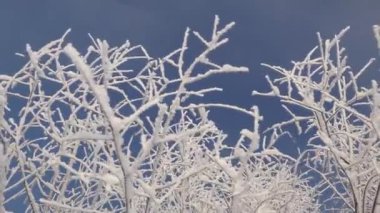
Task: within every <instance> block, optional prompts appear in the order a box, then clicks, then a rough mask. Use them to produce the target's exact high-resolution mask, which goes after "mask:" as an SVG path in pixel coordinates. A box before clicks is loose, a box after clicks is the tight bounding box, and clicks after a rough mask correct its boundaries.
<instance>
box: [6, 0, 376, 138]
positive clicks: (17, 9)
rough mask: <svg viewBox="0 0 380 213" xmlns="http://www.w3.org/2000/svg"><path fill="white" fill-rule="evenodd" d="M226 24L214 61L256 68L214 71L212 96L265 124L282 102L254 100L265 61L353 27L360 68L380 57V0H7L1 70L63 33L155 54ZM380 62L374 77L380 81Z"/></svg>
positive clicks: (221, 114)
mask: <svg viewBox="0 0 380 213" xmlns="http://www.w3.org/2000/svg"><path fill="white" fill-rule="evenodd" d="M215 14H218V15H219V16H220V17H221V20H222V22H223V23H227V22H229V21H236V23H237V25H236V27H235V28H234V29H233V31H232V32H231V33H230V34H229V37H230V39H231V40H230V43H229V44H228V45H227V46H224V47H223V48H221V49H220V50H219V53H218V54H216V55H215V57H214V59H215V60H217V61H220V62H228V63H231V64H236V65H244V66H247V67H249V68H250V69H251V72H250V74H245V75H228V76H220V77H213V78H211V79H210V80H208V81H206V82H205V84H212V85H219V86H221V87H223V88H224V89H225V92H223V93H222V94H218V95H214V96H212V97H209V100H210V101H220V102H224V103H234V104H236V105H239V106H243V107H246V108H248V107H250V106H251V105H253V104H256V105H259V106H260V107H261V111H262V113H263V114H264V116H265V120H266V121H265V122H266V123H265V124H268V123H271V122H272V121H274V120H277V119H279V118H281V117H282V116H280V115H279V112H280V111H279V109H280V107H279V103H278V102H276V101H273V99H268V98H252V97H251V96H250V94H251V91H252V90H253V89H259V90H260V89H265V88H266V84H265V81H264V75H265V74H267V70H266V69H264V68H262V67H260V65H259V64H260V63H262V62H265V63H270V64H275V65H281V66H285V67H289V66H290V61H291V60H298V59H301V58H302V57H304V55H305V54H306V53H307V52H308V51H309V50H310V49H312V48H313V47H314V46H315V45H316V44H317V37H316V32H317V31H319V32H321V34H322V35H323V36H324V37H325V38H327V37H331V36H333V35H334V34H335V33H338V32H339V31H340V30H341V29H343V28H344V27H346V26H348V25H349V26H351V30H350V31H349V33H348V35H347V36H346V37H345V39H344V44H345V45H346V47H347V48H348V53H349V55H350V57H349V59H350V64H351V65H352V66H353V68H354V69H355V68H356V69H358V68H359V67H360V66H362V65H363V64H365V63H366V61H367V60H368V59H369V58H370V57H379V56H378V50H377V49H376V44H375V40H374V38H373V35H372V25H374V24H380V1H379V0H360V1H358V0H286V1H285V0H186V1H185V0H150V1H145V0H134V1H128V0H1V1H0V26H1V33H0V70H1V71H0V72H1V73H3V74H4V73H8V74H12V73H14V72H16V71H17V70H18V69H19V68H21V66H22V65H23V64H24V63H25V59H22V58H20V57H17V56H15V55H14V53H15V52H21V53H23V52H25V44H26V43H30V44H31V46H32V48H33V49H37V48H39V47H41V46H42V45H43V44H45V43H47V42H49V41H51V40H53V39H56V38H58V37H60V36H61V35H62V34H63V33H64V32H65V31H66V30H67V29H68V28H72V32H71V33H70V36H69V37H68V40H69V41H70V42H73V43H74V44H75V45H76V46H78V47H79V48H82V49H83V48H85V47H87V46H88V45H89V43H90V40H89V38H88V36H87V33H91V34H92V35H93V36H95V37H100V38H102V39H106V40H108V41H109V43H111V44H112V45H118V44H121V43H122V42H124V41H125V40H126V39H129V40H131V41H132V43H134V44H136V43H140V44H143V45H144V46H145V47H146V48H147V49H148V51H149V52H150V53H151V54H152V55H153V56H163V55H164V54H167V53H169V52H170V51H172V50H173V49H175V48H177V47H179V45H180V44H181V39H182V35H183V32H184V30H185V28H186V27H187V26H190V27H191V28H192V29H195V30H197V31H200V32H201V33H204V34H208V33H210V31H211V26H212V22H213V19H214V15H215ZM378 65H379V63H377V64H376V65H375V66H372V71H371V72H368V74H367V77H366V78H367V79H364V81H363V82H364V83H368V79H370V78H377V79H379V77H380V76H379V75H380V73H379V71H378V70H379V69H378ZM212 115H213V118H214V119H216V120H217V122H218V124H220V126H221V127H222V128H224V129H226V131H227V132H230V131H231V132H232V133H233V134H234V135H236V134H237V132H238V131H239V129H240V128H247V127H249V126H250V123H249V122H250V121H249V120H248V118H246V117H244V116H243V115H240V114H238V113H226V111H225V110H224V111H216V112H215V113H214V114H212Z"/></svg>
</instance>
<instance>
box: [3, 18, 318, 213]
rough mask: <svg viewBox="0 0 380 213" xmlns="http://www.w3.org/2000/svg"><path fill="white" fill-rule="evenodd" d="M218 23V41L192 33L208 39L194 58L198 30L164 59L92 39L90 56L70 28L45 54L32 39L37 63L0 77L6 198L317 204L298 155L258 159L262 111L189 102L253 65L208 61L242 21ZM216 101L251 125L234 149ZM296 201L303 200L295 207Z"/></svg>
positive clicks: (105, 206) (196, 205) (63, 205)
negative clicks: (217, 79)
mask: <svg viewBox="0 0 380 213" xmlns="http://www.w3.org/2000/svg"><path fill="white" fill-rule="evenodd" d="M219 22H220V21H219V18H218V17H216V19H215V23H214V28H213V30H212V36H211V38H210V39H206V38H204V37H203V36H201V34H200V33H198V32H194V33H193V34H194V35H195V37H196V38H198V39H199V41H200V42H201V43H202V44H203V45H204V50H203V51H202V52H201V53H200V54H199V55H198V56H196V57H194V58H189V57H188V56H187V51H188V50H189V49H190V48H191V45H190V44H189V37H190V36H192V35H193V34H191V31H190V30H189V29H187V30H186V32H185V35H184V40H183V43H182V45H181V47H180V48H179V49H177V50H175V51H173V52H172V53H169V54H168V55H167V56H164V57H162V58H157V59H155V58H152V57H151V56H150V55H149V54H148V51H147V50H145V49H144V48H143V47H142V46H141V45H135V46H134V45H132V44H131V43H130V42H129V41H127V42H126V43H125V44H122V45H121V46H118V47H111V46H110V45H109V44H108V43H107V42H106V41H101V40H99V39H94V38H92V37H91V39H92V41H93V44H92V45H91V46H90V47H89V48H88V50H87V52H86V53H84V54H82V53H80V52H79V51H78V50H77V49H76V48H75V47H74V46H73V45H72V44H65V42H64V37H65V35H66V34H65V35H64V36H63V37H62V38H61V39H58V40H56V41H53V42H50V43H49V44H47V45H46V46H44V47H42V48H41V49H40V50H33V48H32V47H31V45H27V48H26V52H27V54H25V55H27V56H28V57H29V59H30V61H29V62H28V63H27V64H26V65H25V66H24V67H23V68H22V69H21V70H20V71H19V72H17V73H16V74H15V75H14V76H12V77H7V76H2V75H1V76H0V80H1V81H2V83H1V85H2V87H1V88H0V89H2V90H0V107H1V108H0V115H1V117H2V116H4V119H2V120H1V129H0V131H1V136H2V137H3V138H4V141H5V142H6V146H7V147H6V148H7V161H4V160H1V159H3V158H1V159H0V167H1V168H0V169H3V168H4V166H5V170H6V172H1V174H6V177H5V176H0V177H2V178H0V186H2V187H0V190H2V191H0V192H2V193H1V195H3V194H5V195H6V196H5V199H4V201H3V200H1V199H0V204H2V203H5V206H6V205H7V204H8V203H10V202H12V201H14V200H15V199H19V198H22V199H25V200H26V203H27V209H26V211H33V212H53V211H58V212H129V213H133V212H196V211H198V212H231V211H232V212H251V208H257V209H260V208H261V209H262V208H263V206H267V205H273V208H274V209H276V210H279V209H290V211H292V212H303V210H301V209H309V210H316V208H315V207H316V206H318V205H315V203H313V202H312V198H313V196H314V194H313V193H314V192H313V190H312V188H309V187H307V185H306V184H305V182H304V180H302V179H300V178H299V177H297V176H295V175H293V174H292V172H291V169H290V167H291V166H292V165H294V161H291V163H289V162H288V160H289V159H288V158H286V157H283V156H281V155H280V153H274V152H270V151H271V150H269V151H267V152H266V154H257V155H256V154H254V153H255V152H254V151H255V150H257V148H258V146H259V144H260V136H259V121H260V120H261V119H262V118H261V116H260V115H259V113H258V109H257V108H252V109H251V110H246V109H242V108H240V107H237V106H233V105H227V104H223V103H207V102H203V103H197V104H195V103H193V102H192V101H193V97H203V96H206V95H207V94H208V93H210V92H218V91H221V89H220V88H214V87H211V88H209V87H206V88H201V89H198V90H190V89H189V88H190V87H189V86H190V85H191V84H193V83H196V82H198V81H201V80H203V79H205V78H208V77H210V76H212V75H215V74H224V73H236V72H247V71H248V69H247V68H245V67H240V66H233V65H230V64H227V63H226V64H216V63H215V62H213V61H212V59H211V58H210V57H211V56H210V54H211V53H212V52H213V51H215V50H216V49H218V48H219V47H220V46H222V45H224V44H225V43H227V42H228V39H227V38H225V34H226V33H227V32H228V31H229V30H230V29H231V28H232V27H233V25H234V23H231V24H227V25H226V26H220V23H219ZM186 60H188V63H185V61H186ZM199 67H201V68H202V69H201V70H200V71H198V70H197V69H198V68H199ZM6 105H8V106H11V108H12V111H7V110H6ZM213 107H222V108H225V109H226V110H234V111H237V112H242V113H244V114H245V115H248V116H250V117H252V119H253V120H254V126H253V129H252V130H251V129H244V130H243V131H242V137H241V138H240V140H239V142H238V145H236V147H228V146H227V145H226V144H225V139H226V135H225V134H223V132H222V131H221V130H219V129H218V128H217V127H216V126H215V124H214V123H213V122H212V121H210V120H209V118H208V111H209V110H210V108H213ZM1 142H3V141H1ZM2 148H4V147H3V146H2ZM235 149H236V151H234V150H235ZM239 150H240V151H239ZM277 155H278V156H277ZM269 159H272V160H269ZM284 159H286V160H284ZM238 162H239V163H238ZM237 163H238V164H237ZM5 170H1V171H5ZM260 174H262V175H260ZM4 177H5V178H6V180H4ZM281 181H285V182H284V183H283V182H281ZM273 184H275V186H277V185H278V187H273V186H272V185H273ZM3 192H4V193H3ZM279 192H281V193H279ZM258 193H261V194H259V195H257V194H258ZM290 196H293V197H299V199H298V200H299V201H300V202H301V201H302V204H301V203H299V205H298V204H297V205H298V206H295V205H294V204H293V203H290V202H289V200H290ZM0 198H1V197H0ZM237 206H242V211H241V210H240V209H239V208H237ZM260 206H261V207H260ZM0 207H2V205H0ZM284 211H285V210H284Z"/></svg>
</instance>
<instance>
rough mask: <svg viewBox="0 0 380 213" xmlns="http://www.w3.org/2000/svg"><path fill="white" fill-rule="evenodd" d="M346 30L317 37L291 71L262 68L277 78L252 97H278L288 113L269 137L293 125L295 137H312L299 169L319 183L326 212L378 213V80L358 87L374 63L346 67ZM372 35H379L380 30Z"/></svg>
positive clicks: (272, 128)
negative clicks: (376, 210) (332, 35)
mask: <svg viewBox="0 0 380 213" xmlns="http://www.w3.org/2000/svg"><path fill="white" fill-rule="evenodd" d="M348 29H349V28H346V29H344V30H342V31H341V32H340V33H339V34H338V35H336V36H335V37H334V38H333V39H331V40H330V39H327V40H323V39H322V38H321V37H320V35H318V36H319V45H318V46H317V47H316V48H314V49H313V50H312V51H311V52H310V53H309V54H308V55H307V56H306V57H305V59H303V60H302V61H299V62H293V67H292V68H291V69H286V68H282V67H279V66H271V65H267V64H264V66H266V67H269V68H270V69H271V70H273V71H274V72H275V73H276V74H278V77H276V78H273V79H271V78H270V77H269V76H267V81H268V84H269V87H270V88H271V90H270V91H269V92H257V91H254V92H253V95H262V96H272V97H277V98H279V99H280V100H281V102H282V103H283V107H284V109H285V110H286V111H287V112H288V113H289V115H290V119H289V120H287V121H284V122H281V123H277V124H274V125H273V126H272V127H271V128H269V129H268V130H267V132H268V133H272V134H273V135H275V136H281V135H283V134H285V133H287V134H289V126H291V125H294V126H295V127H296V128H297V134H300V135H301V134H304V133H308V135H311V137H310V138H309V140H308V141H307V146H308V147H310V149H307V150H305V151H304V152H303V153H301V154H300V156H299V158H298V162H297V165H298V166H297V167H298V170H299V172H301V173H303V174H305V175H307V174H308V173H309V175H307V176H308V177H313V179H315V180H314V181H313V183H314V184H315V186H316V187H317V189H318V191H320V192H322V197H321V199H323V204H324V205H323V208H322V210H323V211H324V212H334V211H335V210H336V209H339V210H340V211H355V212H359V213H360V212H374V211H375V210H374V209H375V207H374V206H373V205H374V204H375V203H376V202H377V201H375V200H376V199H377V197H378V196H377V194H378V193H376V192H372V193H369V191H371V190H372V191H377V192H378V191H379V183H378V182H377V181H371V180H377V179H378V176H379V172H378V171H379V170H377V169H376V168H377V167H378V165H379V161H378V159H379V158H378V153H379V152H380V147H379V136H380V134H379V133H380V131H379V130H380V129H379V122H378V121H379V119H378V115H379V113H380V111H379V107H378V106H379V104H378V103H379V101H378V99H379V87H378V85H377V83H376V82H375V81H373V83H372V86H371V87H369V88H368V87H367V88H366V87H360V86H359V83H358V79H359V78H360V77H361V76H362V75H363V73H364V71H366V70H368V67H369V66H370V65H371V64H372V63H373V61H374V59H370V60H369V62H368V63H367V64H365V65H364V66H363V68H362V69H360V70H358V71H355V70H352V69H351V67H350V66H348V65H347V57H346V56H345V53H344V50H345V49H344V48H343V47H341V44H340V40H341V38H342V37H343V35H344V34H345V33H346V32H347V31H348ZM374 32H375V36H376V38H377V37H379V36H378V34H379V32H378V27H374ZM315 177H319V178H315Z"/></svg>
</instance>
